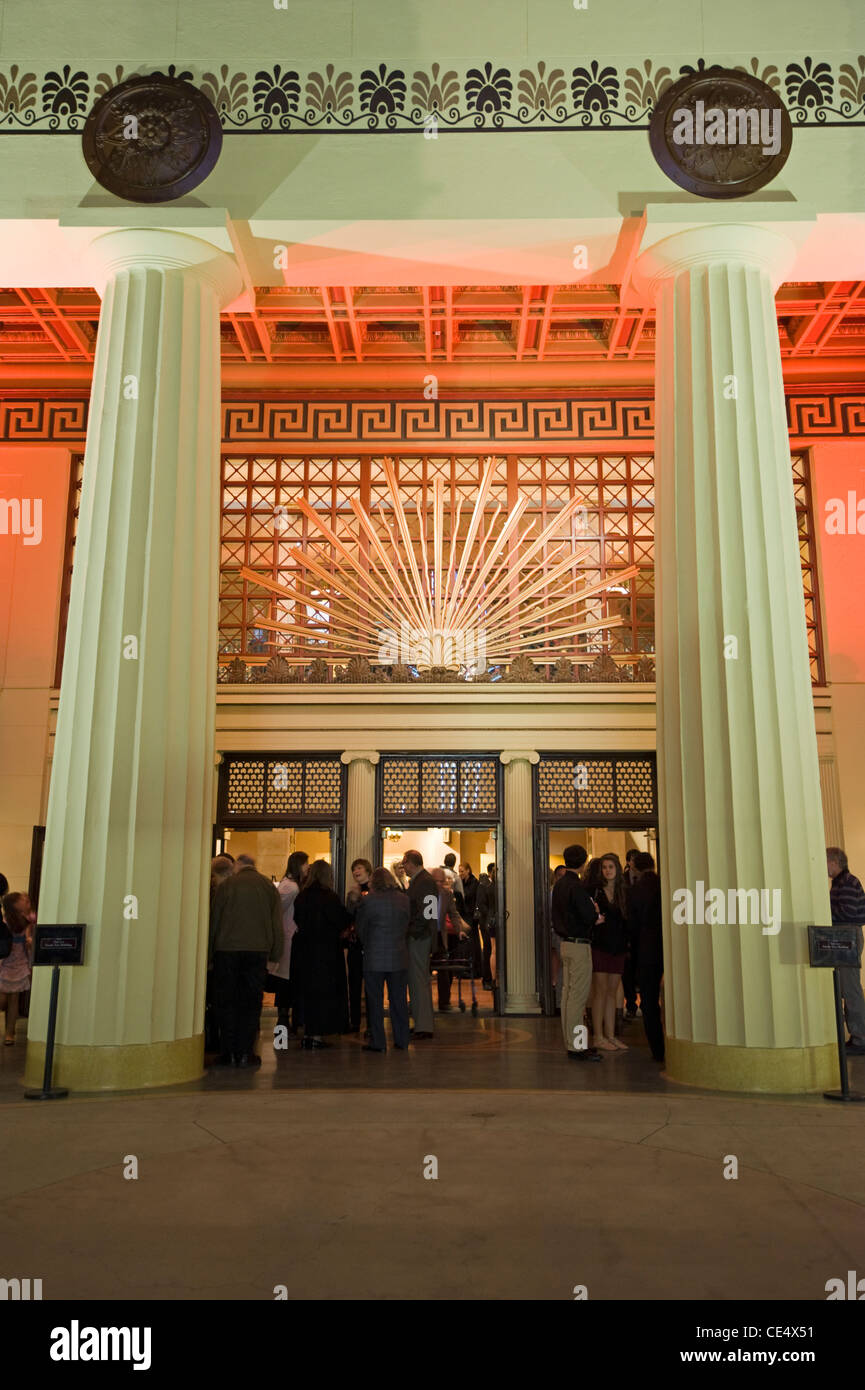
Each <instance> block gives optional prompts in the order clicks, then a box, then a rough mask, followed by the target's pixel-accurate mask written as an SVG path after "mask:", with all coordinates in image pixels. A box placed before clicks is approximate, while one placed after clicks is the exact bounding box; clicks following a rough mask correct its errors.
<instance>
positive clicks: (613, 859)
mask: <svg viewBox="0 0 865 1390" xmlns="http://www.w3.org/2000/svg"><path fill="white" fill-rule="evenodd" d="M583 883H584V885H585V888H586V891H587V892H588V893H589V894H590V895H591V897H592V898H593V899H594V901H595V904H596V906H597V909H598V914H599V916H598V924H597V925H596V927H595V930H594V934H593V937H592V996H591V997H592V1031H593V1033H594V1038H593V1046H594V1047H597V1048H601V1049H603V1051H604V1052H615V1051H620V1052H626V1051H627V1044H626V1043H623V1042H621V1041H620V1040H619V1038H617V1037H616V995H617V993H618V990H619V986H620V984H621V982H622V971H623V970H624V968H625V958H626V956H627V951H628V927H627V918H628V906H627V889H626V886H625V876H624V874H623V872H622V865H621V863H620V861H619V856H618V855H617V854H603V855H601V857H600V859H593V860H592V861H591V863H590V864H589V865H588V866H587V868H586V873H585V875H584V878H583Z"/></svg>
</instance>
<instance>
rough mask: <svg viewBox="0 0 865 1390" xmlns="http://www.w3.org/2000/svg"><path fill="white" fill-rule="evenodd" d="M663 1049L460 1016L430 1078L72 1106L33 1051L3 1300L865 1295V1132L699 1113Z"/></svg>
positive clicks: (442, 1040)
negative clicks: (586, 1055) (9, 1296)
mask: <svg viewBox="0 0 865 1390" xmlns="http://www.w3.org/2000/svg"><path fill="white" fill-rule="evenodd" d="M271 1022H272V1020H269V1019H268V1020H266V1025H267V1026H269V1025H270V1023H271ZM641 1032H642V1030H641V1029H640V1027H639V1025H636V1026H635V1025H630V1030H629V1033H628V1034H626V1040H627V1039H628V1038H633V1041H634V1044H635V1045H634V1046H633V1047H632V1049H631V1051H630V1052H628V1053H627V1054H625V1053H623V1054H620V1055H619V1056H616V1057H612V1058H611V1059H608V1060H607V1061H605V1062H604V1063H603V1064H602V1065H601V1066H591V1065H589V1066H586V1065H583V1064H579V1065H576V1064H574V1063H572V1062H568V1061H567V1060H566V1059H565V1057H564V1054H563V1052H562V1050H561V1043H560V1034H559V1033H558V1032H557V1026H556V1023H555V1021H554V1020H547V1019H516V1020H510V1019H509V1020H502V1019H493V1018H485V1019H483V1018H482V1019H479V1020H476V1021H473V1020H472V1019H471V1018H470V1017H462V1016H460V1015H450V1016H448V1017H446V1018H444V1019H441V1020H440V1021H439V1023H438V1037H437V1039H436V1041H435V1043H433V1044H427V1045H426V1046H424V1047H423V1048H422V1046H421V1045H420V1044H419V1045H417V1046H416V1047H415V1048H413V1049H412V1050H411V1051H410V1052H409V1053H408V1054H401V1053H397V1052H389V1053H388V1054H387V1056H378V1055H371V1054H368V1053H363V1052H361V1050H360V1044H359V1042H358V1041H356V1040H354V1039H346V1040H343V1042H342V1043H341V1044H340V1045H339V1046H338V1047H337V1048H334V1049H333V1051H330V1052H323V1053H316V1054H307V1053H301V1052H299V1051H298V1050H297V1049H295V1048H292V1049H291V1050H290V1051H289V1052H287V1053H285V1054H281V1055H280V1056H279V1057H278V1059H277V1058H275V1057H274V1054H273V1051H272V1049H271V1050H270V1051H268V1049H267V1047H266V1046H264V1047H263V1049H262V1051H263V1055H264V1061H265V1064H264V1066H263V1067H262V1070H261V1072H260V1073H251V1074H248V1075H247V1074H246V1073H242V1072H228V1073H225V1072H223V1073H215V1074H211V1075H209V1076H208V1077H206V1078H204V1079H203V1080H202V1081H201V1082H199V1083H195V1084H194V1085H190V1086H184V1087H175V1088H172V1089H170V1090H166V1091H164V1092H158V1093H154V1092H143V1093H136V1094H130V1095H125V1096H112V1097H110V1098H105V1097H80V1096H79V1097H71V1098H69V1099H68V1100H65V1101H59V1102H55V1103H52V1104H34V1103H33V1102H28V1101H24V1100H23V1099H21V1098H20V1097H21V1090H20V1082H19V1078H20V1073H21V1070H22V1065H23V1052H24V1048H23V1046H22V1043H23V1038H22V1039H21V1040H20V1041H19V1044H18V1046H17V1047H16V1048H15V1049H3V1050H2V1051H0V1100H2V1104H3V1119H4V1123H3V1125H2V1139H0V1162H2V1172H3V1188H4V1202H3V1242H2V1263H3V1268H2V1269H0V1277H13V1276H16V1275H17V1276H18V1277H28V1276H29V1277H31V1278H41V1279H42V1280H43V1296H44V1298H45V1299H61V1298H63V1299H72V1300H82V1299H91V1298H94V1299H95V1298H109V1299H127V1298H129V1299H171V1300H182V1299H272V1298H273V1296H274V1287H275V1286H276V1285H280V1284H282V1285H286V1286H287V1290H288V1296H289V1298H304V1299H334V1298H335V1299H351V1298H357V1297H361V1298H378V1299H405V1298H409V1299H421V1298H424V1299H428V1298H432V1299H437V1298H445V1297H446V1298H453V1297H460V1298H476V1299H480V1298H483V1299H525V1298H529V1299H565V1300H571V1299H572V1298H573V1296H574V1295H573V1289H574V1286H575V1285H577V1284H584V1285H586V1286H587V1290H588V1296H589V1298H590V1299H621V1298H633V1299H636V1298H650V1299H692V1298H697V1299H711V1300H714V1299H719V1300H726V1299H730V1300H732V1299H742V1298H744V1299H758V1300H772V1299H808V1300H825V1297H826V1294H825V1284H826V1281H827V1280H828V1279H830V1278H835V1277H846V1272H847V1270H848V1269H859V1270H860V1272H861V1273H862V1274H865V1254H863V1248H865V1211H863V1193H862V1183H861V1176H860V1174H861V1153H862V1127H863V1124H865V1106H841V1105H835V1104H833V1103H831V1102H828V1101H824V1100H822V1098H819V1097H808V1098H805V1099H796V1100H790V1099H786V1098H778V1097H769V1098H765V1099H759V1098H752V1097H741V1096H730V1095H715V1094H710V1093H695V1092H693V1091H691V1090H685V1089H684V1088H681V1087H678V1086H676V1085H674V1084H673V1083H671V1082H669V1081H666V1080H665V1079H664V1077H663V1075H662V1074H660V1072H659V1069H658V1068H657V1067H655V1066H654V1064H653V1063H652V1062H651V1060H650V1059H649V1057H648V1053H647V1051H646V1049H645V1044H644V1041H643V1039H642V1037H641ZM863 1063H865V1059H862V1061H859V1060H856V1061H854V1062H853V1064H852V1067H851V1077H852V1082H853V1085H854V1086H855V1085H856V1083H857V1080H858V1081H859V1083H860V1085H863V1086H865V1067H863ZM727 1155H735V1156H736V1157H737V1159H738V1164H739V1176H738V1179H736V1180H728V1179H725V1178H724V1176H723V1172H724V1165H725V1157H726V1156H727ZM130 1156H134V1157H135V1158H136V1159H137V1160H138V1178H137V1180H128V1179H125V1178H124V1176H123V1170H124V1164H126V1165H127V1166H129V1165H128V1160H129V1157H130ZM429 1156H434V1157H435V1158H436V1159H437V1160H438V1177H437V1178H436V1179H435V1180H430V1179H425V1178H424V1176H423V1173H424V1166H425V1163H427V1164H428V1158H429Z"/></svg>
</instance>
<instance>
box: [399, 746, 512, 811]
mask: <svg viewBox="0 0 865 1390" xmlns="http://www.w3.org/2000/svg"><path fill="white" fill-rule="evenodd" d="M497 767H498V764H497V760H496V759H495V758H492V757H489V758H471V757H466V758H460V757H457V758H453V757H451V758H388V757H384V758H382V761H381V812H382V815H383V816H385V817H387V818H390V819H397V818H398V817H400V816H412V817H413V816H422V817H425V818H427V817H428V818H430V820H432V818H433V817H442V816H443V817H445V818H446V820H447V821H452V820H460V819H468V818H471V819H476V818H477V817H478V816H483V817H489V818H490V819H493V820H495V819H498V814H499V797H498V775H497Z"/></svg>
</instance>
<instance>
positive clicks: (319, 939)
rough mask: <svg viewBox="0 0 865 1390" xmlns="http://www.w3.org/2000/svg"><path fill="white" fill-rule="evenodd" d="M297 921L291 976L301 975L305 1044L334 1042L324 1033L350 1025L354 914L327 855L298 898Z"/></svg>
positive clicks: (313, 869)
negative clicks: (347, 951)
mask: <svg viewBox="0 0 865 1390" xmlns="http://www.w3.org/2000/svg"><path fill="white" fill-rule="evenodd" d="M294 920H295V923H296V925H297V931H296V932H295V934H294V940H293V942H292V946H291V978H292V980H294V978H295V974H296V975H297V985H298V989H299V991H300V997H301V1002H302V1007H303V1040H302V1042H301V1044H300V1045H301V1047H303V1048H306V1049H307V1050H311V1049H312V1048H320V1047H330V1043H326V1042H325V1041H324V1034H325V1033H344V1032H345V1031H346V1029H347V1028H348V991H347V989H346V980H345V956H344V954H343V933H344V932H345V931H346V930H347V928H348V926H349V922H350V918H349V915H348V912H347V911H346V909H345V908H344V907H343V905H342V903H341V902H340V900H339V898H338V896H337V894H336V893H335V892H334V891H333V874H332V873H331V868H330V865H329V864H328V863H327V861H326V860H325V859H316V861H315V863H314V864H311V865H310V868H309V872H308V873H307V876H306V878H305V879H304V883H303V887H302V888H301V890H300V892H299V893H298V895H297V897H296V898H295V900H294Z"/></svg>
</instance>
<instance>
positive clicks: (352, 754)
mask: <svg viewBox="0 0 865 1390" xmlns="http://www.w3.org/2000/svg"><path fill="white" fill-rule="evenodd" d="M380 758H381V754H380V753H370V752H356V751H355V750H354V749H353V748H352V749H348V750H347V751H346V752H345V753H340V755H339V760H340V762H341V763H357V762H367V763H372V765H373V767H375V766H376V764H377V763H378V762H379V760H380Z"/></svg>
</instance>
